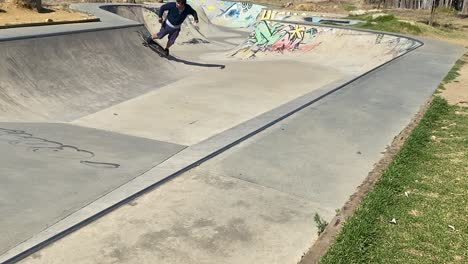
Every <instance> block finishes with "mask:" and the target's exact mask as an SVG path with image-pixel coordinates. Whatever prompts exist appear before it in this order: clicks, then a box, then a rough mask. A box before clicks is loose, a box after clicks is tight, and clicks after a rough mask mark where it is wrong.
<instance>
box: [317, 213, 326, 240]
mask: <svg viewBox="0 0 468 264" xmlns="http://www.w3.org/2000/svg"><path fill="white" fill-rule="evenodd" d="M314 222H315V225H316V226H317V233H318V235H319V236H320V234H322V233H323V231H325V228H326V227H327V225H328V222H327V221H325V220H324V219H322V218H321V217H320V215H319V214H318V213H315V215H314Z"/></svg>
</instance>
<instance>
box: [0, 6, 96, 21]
mask: <svg viewBox="0 0 468 264" xmlns="http://www.w3.org/2000/svg"><path fill="white" fill-rule="evenodd" d="M94 18H95V17H94V16H92V15H88V14H84V13H80V12H76V11H71V10H68V9H66V8H65V9H62V8H59V7H53V8H50V7H48V6H45V8H44V11H43V12H42V13H39V12H37V10H35V9H34V10H32V9H27V8H22V7H17V6H15V5H12V4H7V3H0V26H16V25H22V24H24V25H26V24H30V23H45V22H69V21H77V22H79V21H83V20H88V19H94Z"/></svg>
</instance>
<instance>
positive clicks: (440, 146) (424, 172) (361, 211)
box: [320, 64, 468, 264]
mask: <svg viewBox="0 0 468 264" xmlns="http://www.w3.org/2000/svg"><path fill="white" fill-rule="evenodd" d="M456 67H458V69H459V67H460V64H458V66H456ZM456 69H457V68H455V67H454V69H452V71H454V72H456ZM451 76H454V75H453V73H452V74H451ZM451 78H453V77H447V79H451ZM467 164H468V108H462V107H459V106H451V105H448V103H447V102H446V101H445V100H444V99H443V98H441V97H438V96H435V97H434V100H433V102H432V104H431V106H430V107H429V109H428V111H427V112H426V114H425V115H424V117H423V118H422V120H421V122H420V123H419V125H418V126H417V127H416V128H415V129H414V130H413V132H412V133H411V135H410V136H409V137H408V139H407V141H406V142H405V144H404V146H403V147H402V149H401V151H400V152H399V153H398V154H397V156H396V157H395V159H394V160H393V162H392V163H391V164H390V166H389V167H388V169H387V170H386V171H385V172H384V173H383V175H382V177H381V178H380V180H379V181H378V182H377V183H376V185H375V187H374V189H373V191H372V192H370V193H369V194H368V196H367V197H366V198H365V199H364V200H363V202H362V204H361V205H360V206H359V208H358V209H357V210H356V212H355V214H354V215H353V216H352V217H351V218H350V219H349V220H348V221H347V222H346V223H345V225H344V227H343V230H342V232H341V233H340V235H339V236H338V238H337V240H336V242H335V243H334V244H333V245H332V247H331V248H330V249H329V251H328V252H327V254H326V255H325V256H324V257H323V258H322V259H321V262H320V263H322V264H327V263H333V264H336V263H467V262H468V252H467V251H466V248H467V245H468V215H467V214H466V212H467V211H466V210H467V208H468V202H467V200H466V197H468V165H467ZM392 218H395V219H396V221H397V224H390V223H389V221H390V220H391V219H392Z"/></svg>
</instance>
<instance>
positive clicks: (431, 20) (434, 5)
mask: <svg viewBox="0 0 468 264" xmlns="http://www.w3.org/2000/svg"><path fill="white" fill-rule="evenodd" d="M438 4H439V0H432V4H431V16H430V18H429V26H431V27H432V25H433V24H434V18H435V14H436V9H437V6H438Z"/></svg>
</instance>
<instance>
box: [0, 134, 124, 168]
mask: <svg viewBox="0 0 468 264" xmlns="http://www.w3.org/2000/svg"><path fill="white" fill-rule="evenodd" d="M0 141H4V142H8V143H9V144H10V145H13V146H16V147H25V148H27V149H29V150H30V151H32V152H34V153H38V154H42V155H47V156H52V157H59V158H65V159H74V160H79V161H80V163H81V164H84V165H87V166H92V167H98V168H112V169H115V168H118V167H120V165H119V164H117V163H109V162H95V161H90V160H89V159H91V158H93V157H94V156H95V155H94V153H93V152H91V151H89V150H85V149H80V148H78V147H75V146H72V145H65V144H62V143H60V142H56V141H51V140H47V139H44V138H40V137H35V136H33V134H29V133H26V132H25V131H22V130H14V129H6V128H0Z"/></svg>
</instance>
